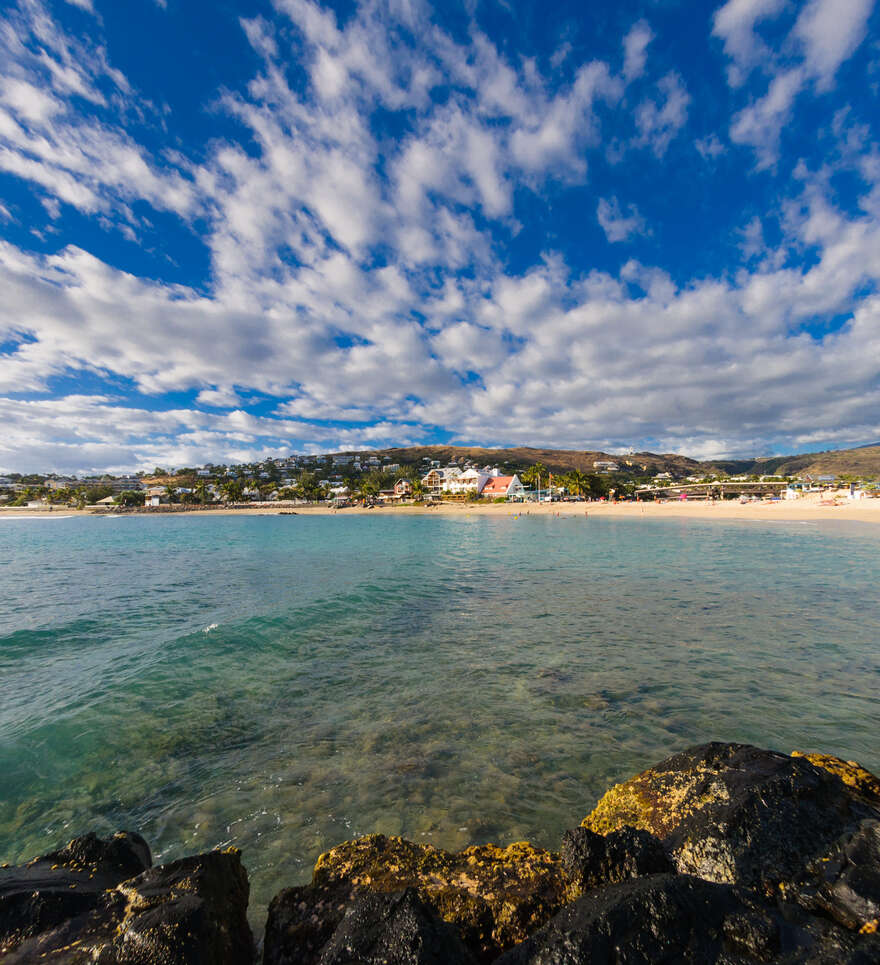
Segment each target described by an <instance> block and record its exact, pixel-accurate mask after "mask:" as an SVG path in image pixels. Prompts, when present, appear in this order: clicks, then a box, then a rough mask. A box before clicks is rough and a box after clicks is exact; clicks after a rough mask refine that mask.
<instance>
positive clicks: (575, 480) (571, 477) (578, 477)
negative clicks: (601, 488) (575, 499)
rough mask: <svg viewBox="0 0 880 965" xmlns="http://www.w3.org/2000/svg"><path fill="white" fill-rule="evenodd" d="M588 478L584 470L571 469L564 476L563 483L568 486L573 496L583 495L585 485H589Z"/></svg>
mask: <svg viewBox="0 0 880 965" xmlns="http://www.w3.org/2000/svg"><path fill="white" fill-rule="evenodd" d="M589 482H590V480H589V478H588V476H587V474H586V473H585V472H581V471H580V469H572V471H571V472H570V473H568V475H567V476H566V477H565V485H566V486H568V488H569V490H570V491H571V492H572V493H573V494H574V495H575V496H583V494H584V492H585V491H586V489H587V487H588V486H589Z"/></svg>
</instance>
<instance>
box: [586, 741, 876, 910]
mask: <svg viewBox="0 0 880 965" xmlns="http://www.w3.org/2000/svg"><path fill="white" fill-rule="evenodd" d="M872 818H880V810H878V808H877V806H876V805H874V804H873V803H872V802H871V801H870V800H869V799H868V798H867V797H865V796H864V795H863V794H862V793H860V792H859V791H858V790H857V789H855V788H853V787H851V786H849V785H847V784H844V783H843V781H842V780H841V779H840V777H838V776H837V775H835V774H833V773H831V772H830V771H829V770H827V769H825V768H824V767H817V766H815V765H814V764H812V763H811V762H810V761H809V760H807V759H806V758H803V757H788V756H786V755H785V754H777V753H774V752H773V751H765V750H760V749H759V748H756V747H750V746H748V745H743V744H717V743H713V744H703V745H701V746H699V747H695V748H691V749H690V750H687V751H684V752H683V753H681V754H676V755H675V756H674V757H670V758H668V759H667V760H665V761H663V762H662V763H660V764H657V765H656V766H655V767H652V768H649V769H648V770H647V771H644V772H643V773H641V774H639V775H637V776H636V777H634V778H632V780H629V781H626V782H624V783H623V784H618V785H617V786H616V787H613V788H612V789H611V790H610V791H608V792H607V793H606V794H605V796H604V797H603V798H602V799H601V800H600V801H599V803H598V805H597V806H596V808H595V810H594V811H593V812H592V813H591V814H589V815H588V816H587V817H586V818H585V819H584V821H583V826H584V827H586V828H589V829H590V830H593V831H596V832H599V833H602V834H607V833H608V832H610V831H614V830H617V829H619V828H622V827H624V826H627V825H629V826H632V827H635V828H641V829H643V830H645V831H648V832H650V833H651V834H653V835H655V836H656V837H658V838H660V839H661V840H662V841H663V843H664V846H665V847H666V849H667V851H668V852H669V853H670V855H671V856H672V858H673V860H674V862H675V865H676V867H677V869H678V870H679V871H680V872H682V873H685V874H693V875H696V876H698V877H700V878H704V879H706V880H707V881H716V882H728V883H738V884H742V885H745V886H747V887H750V888H758V889H760V890H762V891H763V892H764V893H766V894H772V893H773V892H774V891H775V890H776V889H777V888H778V887H779V885H780V884H781V883H793V882H795V881H797V880H798V879H799V878H800V877H802V876H803V875H804V874H805V873H806V872H807V869H808V868H809V867H810V866H812V865H814V864H815V863H816V862H817V861H820V860H821V859H822V858H823V856H825V855H826V854H828V853H830V851H831V850H833V849H834V848H835V847H836V846H837V842H838V841H839V839H840V838H841V836H843V835H847V834H851V833H853V832H854V831H855V830H856V829H857V828H858V827H859V826H860V823H861V822H862V821H863V820H868V819H872Z"/></svg>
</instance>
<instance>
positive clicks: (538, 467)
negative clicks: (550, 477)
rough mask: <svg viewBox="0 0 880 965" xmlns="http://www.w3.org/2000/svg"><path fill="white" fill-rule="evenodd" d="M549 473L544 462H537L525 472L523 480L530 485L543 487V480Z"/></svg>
mask: <svg viewBox="0 0 880 965" xmlns="http://www.w3.org/2000/svg"><path fill="white" fill-rule="evenodd" d="M546 475H547V467H546V466H545V465H543V463H540V462H536V463H535V464H534V465H533V466H529V468H528V469H526V471H525V472H524V473H523V475H522V478H523V482H524V483H526V484H527V485H529V486H537V488H538V489H540V488H541V480H542V479H543V478H544V476H546Z"/></svg>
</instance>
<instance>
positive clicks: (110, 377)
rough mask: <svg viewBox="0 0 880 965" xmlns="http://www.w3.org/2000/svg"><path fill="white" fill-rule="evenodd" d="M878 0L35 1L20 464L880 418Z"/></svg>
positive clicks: (762, 447)
mask: <svg viewBox="0 0 880 965" xmlns="http://www.w3.org/2000/svg"><path fill="white" fill-rule="evenodd" d="M878 28H880V13H878V11H877V10H876V9H875V5H874V3H873V0H802V2H794V0H728V2H727V3H721V4H712V3H705V4H694V3H689V2H684V0H681V2H673V0H642V2H632V3H627V2H621V3H617V4H606V3H601V4H600V3H593V4H584V3H583V2H579V3H574V2H572V3H568V2H563V0H559V2H556V3H553V4H548V3H526V2H506V0H504V2H500V0H465V2H462V3H454V2H448V3H442V4H437V5H436V6H432V5H431V4H429V3H422V2H418V0H385V2H371V0H368V2H362V3H354V2H339V3H313V2H311V0H248V2H233V0H211V2H207V0H205V2H202V0H17V2H11V3H8V4H7V5H6V7H5V13H4V14H2V20H0V293H2V298H0V425H2V427H3V429H2V431H0V471H23V470H45V471H51V470H55V471H60V472H65V471H93V470H105V469H106V470H110V471H122V470H129V469H139V468H152V467H153V466H155V465H157V464H162V465H169V464H170V465H176V466H180V465H193V464H200V463H204V462H239V461H250V460H255V459H258V458H264V457H267V456H275V455H286V454H287V453H289V452H291V451H294V452H315V451H329V450H335V449H342V448H346V449H347V448H375V447H379V446H386V445H406V444H412V443H428V442H454V443H460V444H481V445H530V444H531V445H553V446H560V447H567V448H589V449H593V448H601V449H606V450H611V451H615V450H620V449H627V448H629V447H630V446H632V447H635V448H636V449H652V450H655V451H679V452H685V453H687V454H690V455H694V456H697V457H714V456H720V455H746V454H755V455H757V454H767V453H773V452H791V451H804V450H811V449H821V448H831V447H835V446H842V445H851V444H862V443H867V442H871V441H876V440H877V439H880V292H878V280H880V150H878V146H877V138H878V130H877V119H878V118H880V104H878V100H880V29H878Z"/></svg>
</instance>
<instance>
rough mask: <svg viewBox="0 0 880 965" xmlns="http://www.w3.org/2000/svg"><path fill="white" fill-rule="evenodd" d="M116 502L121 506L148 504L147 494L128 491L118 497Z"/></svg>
mask: <svg viewBox="0 0 880 965" xmlns="http://www.w3.org/2000/svg"><path fill="white" fill-rule="evenodd" d="M116 502H117V503H118V504H119V505H120V506H143V505H144V503H145V502H146V493H143V492H136V491H135V490H131V489H126V490H125V491H124V492H121V493H120V494H119V495H118V496H117V497H116Z"/></svg>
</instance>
